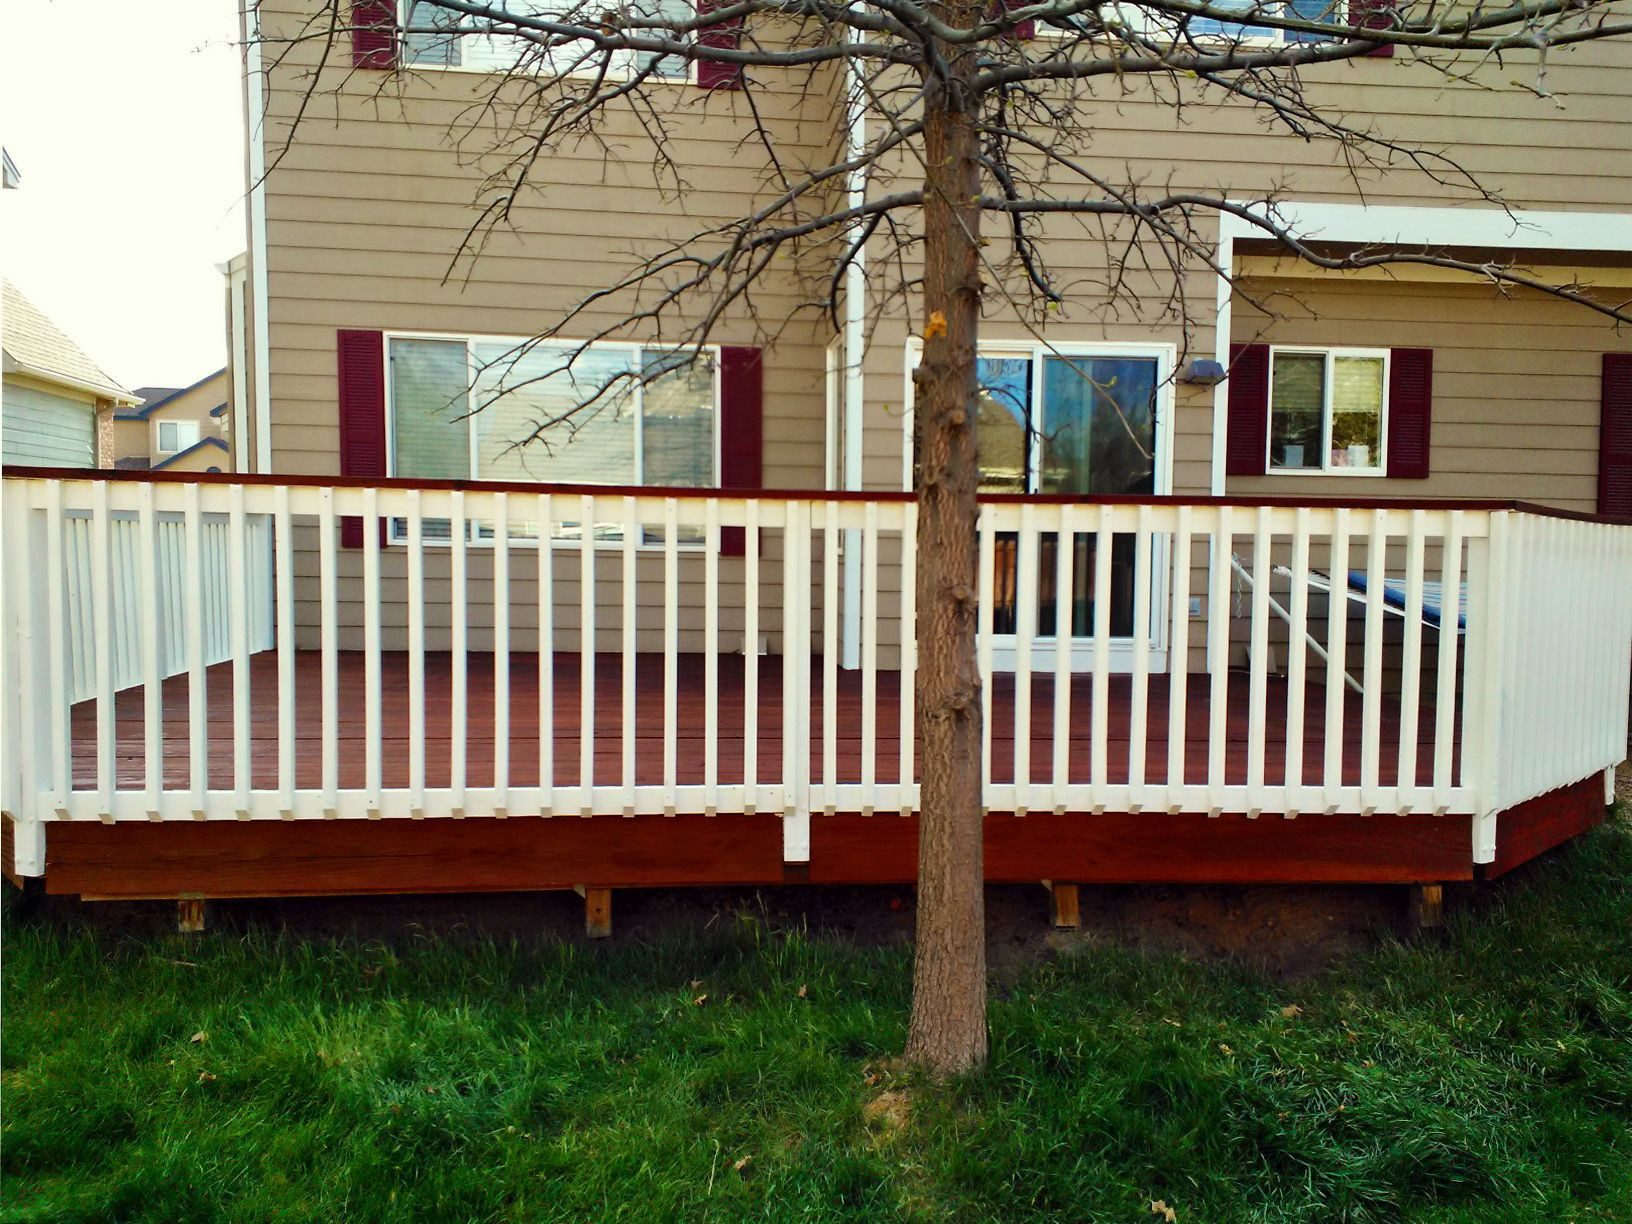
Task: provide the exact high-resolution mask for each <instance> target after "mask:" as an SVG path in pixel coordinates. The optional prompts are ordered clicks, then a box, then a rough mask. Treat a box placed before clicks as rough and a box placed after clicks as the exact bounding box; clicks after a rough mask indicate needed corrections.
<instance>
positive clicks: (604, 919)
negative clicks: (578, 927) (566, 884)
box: [584, 887, 612, 939]
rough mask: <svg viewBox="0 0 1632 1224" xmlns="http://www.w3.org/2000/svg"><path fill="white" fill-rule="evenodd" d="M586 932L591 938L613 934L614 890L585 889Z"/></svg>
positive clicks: (607, 936) (604, 937) (602, 937)
mask: <svg viewBox="0 0 1632 1224" xmlns="http://www.w3.org/2000/svg"><path fill="white" fill-rule="evenodd" d="M584 934H585V935H587V936H589V938H591V939H607V938H609V937H610V936H611V934H612V890H611V889H610V888H588V887H586V888H585V889H584Z"/></svg>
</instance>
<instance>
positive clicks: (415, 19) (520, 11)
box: [398, 0, 696, 81]
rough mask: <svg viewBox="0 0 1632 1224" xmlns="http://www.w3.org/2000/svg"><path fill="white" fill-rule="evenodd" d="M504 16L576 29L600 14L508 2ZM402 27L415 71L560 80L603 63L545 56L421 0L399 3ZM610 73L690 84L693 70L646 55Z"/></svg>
mask: <svg viewBox="0 0 1632 1224" xmlns="http://www.w3.org/2000/svg"><path fill="white" fill-rule="evenodd" d="M624 7H625V8H626V10H627V11H628V12H629V13H630V14H631V15H632V16H634V17H636V18H643V19H645V20H650V21H689V20H690V19H691V18H692V17H693V16H694V15H695V13H696V8H695V6H694V5H693V3H692V0H633V2H632V3H627V4H626V5H625V6H624ZM506 11H509V12H512V13H515V14H516V15H518V16H536V17H544V18H549V17H560V18H564V19H566V20H568V21H570V22H572V23H574V24H584V25H591V24H597V23H599V21H600V16H599V14H600V10H599V9H598V8H597V7H595V6H594V4H593V3H592V2H591V0H580V2H579V3H576V4H574V3H571V2H570V0H569V2H567V3H563V2H562V0H511V2H510V4H508V5H507V6H506ZM398 16H399V19H400V20H401V22H402V29H403V37H402V61H403V63H405V64H408V65H410V66H412V67H416V68H451V69H463V70H465V71H469V72H509V71H511V70H513V69H515V68H516V67H517V66H518V65H521V66H523V68H524V69H525V70H528V71H533V70H544V71H552V72H556V73H561V74H567V75H570V74H573V73H578V72H582V73H586V74H588V73H598V72H599V71H600V68H601V57H600V55H599V53H597V52H595V51H594V50H593V49H592V48H590V47H589V46H588V45H587V44H583V43H574V44H572V45H570V46H566V47H556V48H552V49H549V50H545V49H543V48H542V47H540V45H539V44H538V43H537V42H535V41H533V40H532V39H530V38H527V37H525V36H524V35H521V34H518V33H516V32H515V30H514V27H510V29H509V31H508V32H507V31H506V27H505V26H504V25H503V24H502V23H498V24H496V23H494V22H492V21H489V20H487V19H485V18H480V17H472V16H468V15H466V14H462V13H456V12H450V11H449V10H447V9H444V8H439V7H436V6H435V5H431V4H426V3H420V2H419V0H399V5H398ZM609 67H610V72H611V74H612V75H613V76H615V77H628V76H633V75H634V74H635V73H637V72H640V71H644V70H646V69H647V68H648V67H650V69H651V72H652V75H653V76H656V77H660V78H665V79H669V80H679V81H685V80H689V79H690V78H691V64H690V63H689V62H688V61H686V60H683V59H679V58H677V57H675V56H672V55H670V56H655V55H653V54H651V53H650V52H644V51H642V52H636V51H618V52H615V53H613V56H612V61H611V64H610V66H609Z"/></svg>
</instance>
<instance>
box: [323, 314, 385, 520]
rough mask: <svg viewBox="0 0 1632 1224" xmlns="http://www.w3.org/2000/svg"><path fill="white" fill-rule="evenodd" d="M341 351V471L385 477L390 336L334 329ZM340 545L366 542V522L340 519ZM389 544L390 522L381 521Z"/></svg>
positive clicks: (369, 477)
mask: <svg viewBox="0 0 1632 1224" xmlns="http://www.w3.org/2000/svg"><path fill="white" fill-rule="evenodd" d="M335 348H336V350H337V352H338V355H339V375H340V380H339V405H340V475H342V476H347V477H352V478H355V479H360V480H378V479H380V478H381V477H383V476H384V475H385V337H384V336H383V335H381V334H380V333H379V332H377V331H347V330H341V331H339V332H336V333H335ZM340 543H341V545H342V546H343V547H346V548H361V547H362V546H363V520H362V519H360V518H355V517H352V518H343V519H341V520H340ZM380 543H382V544H383V543H385V520H384V519H381V520H380Z"/></svg>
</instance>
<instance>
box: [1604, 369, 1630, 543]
mask: <svg viewBox="0 0 1632 1224" xmlns="http://www.w3.org/2000/svg"><path fill="white" fill-rule="evenodd" d="M1603 395H1604V401H1603V415H1602V416H1601V417H1600V418H1599V433H1598V513H1599V514H1601V515H1603V516H1604V517H1605V518H1608V519H1616V520H1618V521H1620V522H1626V523H1632V353H1605V354H1604V386H1603Z"/></svg>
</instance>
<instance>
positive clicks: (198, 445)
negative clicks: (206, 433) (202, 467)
mask: <svg viewBox="0 0 1632 1224" xmlns="http://www.w3.org/2000/svg"><path fill="white" fill-rule="evenodd" d="M207 446H213V447H215V448H216V449H218V450H222V451H225V450H226V449H227V444H226V443H225V442H223V441H222V440H221V439H220V438H200V439H199V440H198V441H197V442H194V443H193V444H192V445H191V446H189V447H188V448H187V449H186V450H184V451H177V452H176V453H175V454H173V455H171V456H170V457H169V458H168V459H164V460H161V461H160V462H158V463H155V464H154V465H153V470H154V471H155V472H156V471H158V470H159V469H160V468H167V467H169V466H170V465H171V464H172V463H175V462H176V461H177V460H180V459H185V458H186V457H187V456H188V455H191V454H192V453H193V452H194V451H201V450H203V449H204V448H205V447H207ZM229 453H230V452H229Z"/></svg>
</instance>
